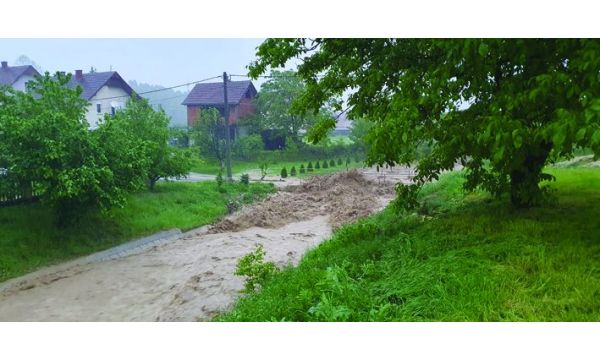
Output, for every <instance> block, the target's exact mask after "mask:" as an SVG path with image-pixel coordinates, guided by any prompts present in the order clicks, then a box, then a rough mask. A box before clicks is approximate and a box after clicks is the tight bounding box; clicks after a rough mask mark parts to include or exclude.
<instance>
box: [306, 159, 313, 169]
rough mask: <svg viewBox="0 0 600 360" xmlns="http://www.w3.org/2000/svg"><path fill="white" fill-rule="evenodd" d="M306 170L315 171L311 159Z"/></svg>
mask: <svg viewBox="0 0 600 360" xmlns="http://www.w3.org/2000/svg"><path fill="white" fill-rule="evenodd" d="M306 171H307V172H313V165H312V162H311V161H309V162H308V166H307V167H306Z"/></svg>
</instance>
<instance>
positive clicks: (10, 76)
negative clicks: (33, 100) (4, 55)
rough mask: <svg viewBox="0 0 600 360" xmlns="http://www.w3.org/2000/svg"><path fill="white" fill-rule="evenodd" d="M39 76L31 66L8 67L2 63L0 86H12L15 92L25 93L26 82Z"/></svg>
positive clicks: (4, 62)
mask: <svg viewBox="0 0 600 360" xmlns="http://www.w3.org/2000/svg"><path fill="white" fill-rule="evenodd" d="M39 75H40V73H39V72H37V70H36V69H35V68H34V67H33V66H31V65H23V66H8V62H6V61H2V62H1V66H0V86H1V85H8V86H12V87H13V89H15V90H19V91H25V89H26V84H27V82H28V81H30V80H33V78H34V77H35V76H39Z"/></svg>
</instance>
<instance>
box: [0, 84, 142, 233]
mask: <svg viewBox="0 0 600 360" xmlns="http://www.w3.org/2000/svg"><path fill="white" fill-rule="evenodd" d="M69 79H70V75H67V76H65V75H62V74H61V73H57V74H56V75H54V76H50V74H48V73H46V74H45V75H44V76H42V77H39V78H36V79H35V80H34V81H31V82H29V83H28V91H27V92H20V91H13V90H11V89H6V90H1V91H0V103H1V104H2V106H1V107H0V138H1V139H0V140H1V141H0V143H1V144H2V145H0V150H1V153H2V155H0V158H2V159H1V160H0V161H2V162H4V166H6V168H7V169H8V170H7V171H8V175H9V176H10V178H11V179H12V180H13V181H15V182H16V183H17V184H19V186H20V187H25V190H29V192H30V193H31V190H32V189H31V184H34V186H35V187H36V190H37V191H38V192H39V193H41V199H42V202H43V203H44V204H46V205H48V206H50V207H51V208H53V209H54V212H55V214H56V219H57V221H58V223H59V224H61V225H67V224H70V223H73V222H76V221H77V220H78V219H79V218H80V217H81V216H83V214H84V213H85V212H86V211H91V210H94V209H101V210H108V209H110V208H111V207H113V206H121V205H123V203H124V201H125V195H126V194H127V192H129V191H132V190H134V189H136V188H137V187H138V185H139V183H140V181H139V180H140V177H141V176H143V173H140V171H141V169H143V168H145V167H146V165H147V164H146V163H145V160H143V159H139V158H138V156H137V155H138V150H140V149H139V147H137V146H136V145H133V147H132V148H125V149H123V150H122V152H118V151H116V149H114V148H111V146H114V145H119V146H120V145H123V146H128V145H130V144H134V143H135V141H133V140H132V139H131V138H128V139H124V140H120V139H111V141H110V142H109V143H104V142H103V138H102V132H101V131H100V132H98V133H95V132H90V131H89V130H88V123H87V121H86V119H85V113H86V108H87V102H86V101H85V100H82V99H81V98H80V93H81V89H80V88H77V89H69V88H67V87H66V86H65V84H66V83H68V81H69ZM113 140H114V141H113ZM27 187H28V188H27Z"/></svg>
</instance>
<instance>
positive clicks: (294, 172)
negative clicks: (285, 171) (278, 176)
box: [290, 166, 296, 176]
mask: <svg viewBox="0 0 600 360" xmlns="http://www.w3.org/2000/svg"><path fill="white" fill-rule="evenodd" d="M290 176H296V167H295V166H292V168H291V169H290Z"/></svg>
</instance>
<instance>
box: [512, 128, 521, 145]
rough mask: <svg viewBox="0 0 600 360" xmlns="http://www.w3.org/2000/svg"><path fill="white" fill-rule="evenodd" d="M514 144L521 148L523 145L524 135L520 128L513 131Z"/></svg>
mask: <svg viewBox="0 0 600 360" xmlns="http://www.w3.org/2000/svg"><path fill="white" fill-rule="evenodd" d="M512 138H513V144H514V145H515V148H516V149H520V148H521V146H522V145H523V137H522V136H521V134H519V129H516V130H514V131H513V132H512Z"/></svg>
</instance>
